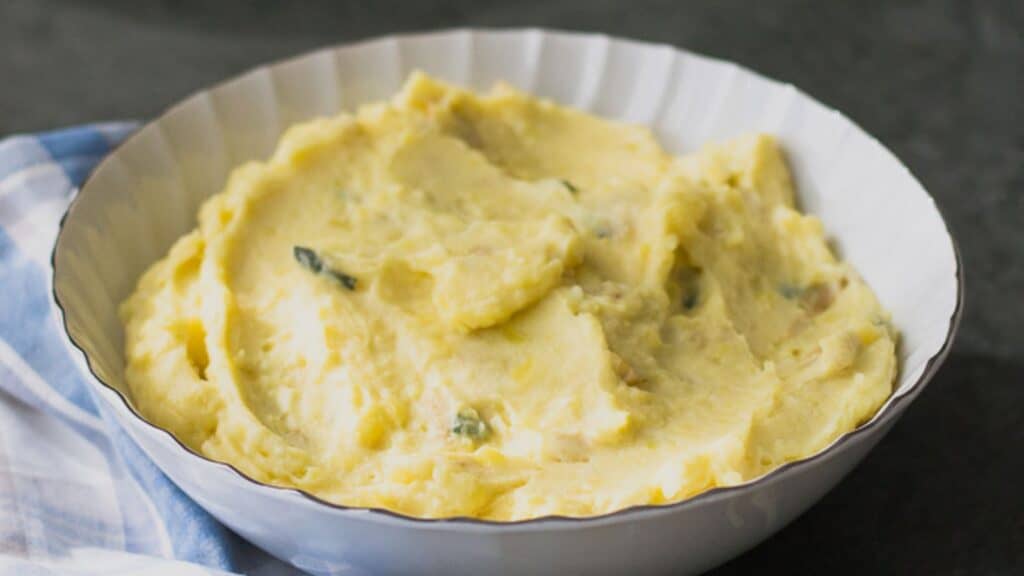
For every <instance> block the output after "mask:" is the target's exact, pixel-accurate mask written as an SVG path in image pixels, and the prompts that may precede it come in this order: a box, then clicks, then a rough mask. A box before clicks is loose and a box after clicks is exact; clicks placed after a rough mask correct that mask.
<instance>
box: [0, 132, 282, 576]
mask: <svg viewBox="0 0 1024 576" xmlns="http://www.w3.org/2000/svg"><path fill="white" fill-rule="evenodd" d="M135 127H136V125H135V124H133V123H110V124H98V125H90V126H82V127H77V128H70V129H66V130H59V131H55V132H47V133H42V134H35V135H21V136H13V137H9V138H6V139H3V140H0V295H2V298H3V305H2V306H0V576H6V575H8V574H10V575H14V574H33V575H36V574H40V575H42V574H46V575H49V574H147V575H149V574H186V575H191V574H196V575H199V574H223V573H225V571H226V572H239V573H247V574H267V575H269V574H282V573H285V574H293V573H295V571H294V570H293V569H290V568H288V567H286V565H284V564H283V563H281V562H278V561H277V560H274V559H273V558H271V557H270V556H268V555H266V554H265V553H263V552H260V551H258V550H257V549H256V548H254V547H252V546H251V545H249V544H248V543H246V542H245V541H243V540H242V539H240V538H239V537H238V536H236V535H235V534H234V533H232V532H230V531H229V530H227V529H226V528H225V527H224V526H222V525H221V524H219V523H218V522H217V521H216V520H215V519H213V518H212V517H211V516H210V515H209V514H207V513H206V512H205V511H203V510H202V509H201V508H199V506H197V505H196V504H195V503H194V502H192V500H190V499H189V498H188V497H187V496H185V494H184V493H182V492H181V491H180V490H179V489H178V488H177V487H176V486H175V485H174V484H172V483H171V482H170V481H169V480H168V479H167V477H165V476H164V475H163V474H162V473H161V472H160V471H159V470H158V469H157V468H156V466H155V465H153V463H152V462H150V461H149V459H148V458H147V457H146V456H145V455H144V454H143V453H142V452H141V451H140V450H139V448H138V447H137V446H136V445H135V444H134V442H133V441H132V440H131V439H130V438H128V436H127V435H126V434H125V433H124V431H122V430H121V429H120V428H119V427H118V425H117V424H116V422H115V421H114V420H113V418H112V417H111V416H110V415H109V414H107V413H106V410H108V408H107V407H106V405H105V404H104V401H103V400H102V399H100V398H99V397H94V396H93V394H92V392H91V387H90V385H89V384H87V383H86V381H85V379H84V377H83V376H82V375H81V374H80V373H79V372H78V370H77V368H76V367H75V364H74V362H73V360H72V359H71V357H70V352H69V351H68V350H67V348H66V347H65V345H64V343H63V341H62V339H63V338H64V336H63V334H62V333H61V330H60V328H59V327H58V323H57V322H56V321H55V319H54V314H53V308H52V306H51V298H50V274H51V270H50V252H51V250H52V248H53V241H54V238H55V237H56V234H57V227H58V223H59V222H60V218H61V215H62V214H63V213H64V209H65V208H66V206H67V203H68V201H69V200H70V199H71V197H72V196H73V195H74V193H75V190H76V187H77V186H78V185H79V184H80V183H81V181H82V180H83V179H84V178H85V177H86V176H87V175H88V174H89V172H90V171H91V170H92V168H93V166H95V164H96V163H97V162H98V161H99V160H100V159H101V158H102V157H103V156H104V155H105V154H106V153H107V152H108V151H109V150H110V149H111V147H112V146H114V145H116V144H117V143H118V142H120V141H121V140H122V139H124V138H125V137H126V136H127V135H128V134H129V133H131V132H132V130H134V129H135Z"/></svg>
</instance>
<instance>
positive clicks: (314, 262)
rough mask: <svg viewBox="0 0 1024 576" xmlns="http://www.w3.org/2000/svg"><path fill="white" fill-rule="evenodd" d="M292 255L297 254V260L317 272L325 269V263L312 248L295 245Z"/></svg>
mask: <svg viewBox="0 0 1024 576" xmlns="http://www.w3.org/2000/svg"><path fill="white" fill-rule="evenodd" d="M292 255H293V256H295V261H296V262H298V263H299V264H302V265H303V266H305V267H306V268H308V269H309V270H311V271H313V272H315V273H317V274H319V273H320V272H321V271H322V270H323V269H324V263H323V262H321V261H320V256H318V255H317V253H316V252H314V251H313V249H312V248H307V247H305V246H293V247H292Z"/></svg>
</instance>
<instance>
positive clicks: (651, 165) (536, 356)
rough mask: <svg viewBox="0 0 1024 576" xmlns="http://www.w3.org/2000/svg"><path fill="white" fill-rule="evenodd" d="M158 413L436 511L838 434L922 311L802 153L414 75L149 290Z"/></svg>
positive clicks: (514, 513)
mask: <svg viewBox="0 0 1024 576" xmlns="http://www.w3.org/2000/svg"><path fill="white" fill-rule="evenodd" d="M121 312H122V316H123V319H124V322H125V326H126V343H127V361H128V362H127V374H126V375H127V381H128V384H129V386H130V389H131V394H132V397H133V399H134V402H135V405H136V406H137V407H138V409H139V411H140V412H141V413H142V414H143V416H144V417H146V418H147V419H149V420H150V421H152V422H153V423H154V424H156V425H158V426H161V427H163V428H166V429H168V430H170V431H171V432H173V433H174V434H175V435H176V436H177V437H178V438H180V439H181V440H182V441H183V442H185V443H186V444H188V445H189V446H191V447H192V448H194V449H195V450H196V451H198V452H200V453H202V454H205V455H207V456H209V457H211V458H214V459H217V460H221V461H224V462H229V463H231V464H233V465H234V466H236V467H238V468H239V469H240V470H242V471H243V472H244V473H246V474H248V475H250V476H252V477H253V478H256V479H258V480H261V481H265V482H269V483H272V484H277V485H281V486H291V487H296V488H300V489H303V490H306V491H309V492H311V493H313V494H316V495H317V496H319V497H321V498H324V499H326V500H329V501H332V502H337V503H339V504H345V505H350V506H372V507H382V508H388V509H391V510H395V511H398V512H401V513H405V514H409V515H413V516H421V517H445V516H473V517H479V518H489V519H495V520H519V519H524V518H531V517H536V516H543V515H548V514H564V515H571V516H587V515H594V514H601V513H605V512H610V511H614V510H616V509H620V508H623V507H627V506H630V505H635V504H656V503H664V502H673V501H677V500H680V499H683V498H686V497H688V496H691V495H694V494H697V493H699V492H701V491H703V490H707V489H709V488H712V487H715V486H722V485H729V484H735V483H738V482H742V481H744V480H747V479H750V478H753V477H756V476H758V475H760V474H763V473H765V472H767V471H769V470H771V469H773V468H774V467H776V466H779V465H780V464H782V463H785V462H788V461H791V460H794V459H798V458H801V457H805V456H808V455H811V454H813V453H815V452H817V451H819V450H821V449H822V448H824V447H825V446H826V445H828V444H829V443H830V442H831V441H832V440H833V439H835V438H836V437H837V436H838V435H840V434H842V433H844V432H846V431H849V430H851V429H852V428H854V427H855V426H857V425H858V423H860V422H863V421H864V420H866V419H868V418H869V417H871V415H872V414H873V413H874V412H875V411H876V410H877V409H878V408H879V406H880V405H881V404H882V403H883V402H884V401H885V399H886V398H887V397H888V396H889V394H890V391H891V386H892V382H893V379H894V375H895V373H896V358H895V353H894V346H895V340H896V335H895V332H894V331H893V330H892V328H890V327H889V323H888V321H887V314H886V313H885V312H884V311H883V310H882V308H881V307H880V305H879V303H878V301H877V300H876V298H875V296H874V295H873V294H872V292H871V290H870V289H869V288H868V286H867V285H866V284H865V283H864V282H863V281H862V280H861V279H860V277H859V276H858V275H857V273H856V272H855V271H854V270H853V269H851V267H850V266H848V265H847V264H845V263H843V262H841V261H838V260H837V259H836V257H835V256H834V255H833V253H832V252H831V251H830V249H829V247H828V244H827V242H826V239H825V237H824V235H823V231H822V226H821V223H820V222H819V221H818V220H817V219H815V218H813V217H810V216H806V215H803V214H801V213H800V212H799V211H797V210H796V208H795V207H794V199H793V187H792V183H791V180H790V176H789V173H788V170H787V168H786V164H785V162H784V159H783V156H782V154H781V152H780V150H779V148H778V146H777V144H776V143H775V141H774V140H773V139H772V138H771V137H768V136H763V135H752V136H748V137H743V138H739V139H737V140H734V141H731V142H726V143H723V144H716V145H711V146H708V147H706V148H704V149H703V150H702V151H700V152H699V153H697V154H694V155H692V156H686V157H682V158H673V157H671V156H669V155H668V154H666V152H664V151H663V150H662V149H661V148H660V147H659V145H658V144H657V143H656V142H655V140H654V139H653V138H652V136H651V134H650V133H649V132H648V131H647V130H645V129H642V128H639V127H634V126H627V125H623V124H618V123H613V122H608V121H604V120H600V119H598V118H595V117H592V116H588V115H585V114H583V113H580V112H576V111H573V110H570V109H566V108H561V107H559V106H557V105H555V104H552V103H550V102H546V101H541V100H537V99H534V98H531V97H530V96H528V95H526V94H523V93H521V92H517V91H515V90H513V89H511V88H509V87H505V86H498V87H496V88H495V89H493V90H492V91H491V92H489V93H487V94H485V95H477V94H474V93H472V92H469V91H465V90H462V89H458V88H455V87H452V86H448V85H445V84H442V83H439V82H437V81H434V80H432V79H430V78H428V77H426V76H423V75H414V76H413V77H412V78H411V79H410V80H409V82H408V83H407V84H406V86H405V88H404V89H403V90H402V91H401V93H399V94H398V95H397V96H396V97H395V98H393V99H392V100H391V101H390V102H386V103H380V104H374V105H369V106H366V107H363V108H361V109H360V110H359V111H358V112H357V113H356V114H354V115H348V114H343V115H340V116H338V117H335V118H325V119H319V120H315V121H312V122H308V123H305V124H302V125H299V126H296V127H294V128H292V129H291V130H289V131H288V132H287V134H285V136H284V137H283V139H282V140H281V142H280V145H279V146H278V148H277V151H276V152H275V153H274V154H273V156H272V158H270V160H269V161H267V162H265V163H255V162H254V163H250V164H247V165H245V166H242V167H240V168H239V169H237V170H236V171H235V172H234V173H233V174H232V176H231V178H230V180H229V182H228V183H227V186H226V188H225V190H224V191H223V192H222V193H220V194H218V195H216V196H214V197H213V198H211V199H210V200H209V201H208V202H207V203H206V204H205V205H204V206H203V208H202V210H201V211H200V215H199V226H198V228H197V229H196V230H195V231H193V232H191V233H189V234H188V235H186V236H185V237H183V238H182V239H181V240H179V241H178V242H177V243H176V244H175V245H174V247H173V248H172V249H171V251H170V253H169V254H168V255H167V257H166V258H164V259H163V260H161V261H160V262H158V263H157V264H155V265H154V266H153V267H152V268H151V269H150V270H149V271H148V272H147V273H146V274H145V275H144V276H143V277H142V279H141V281H140V282H139V284H138V288H137V290H136V291H135V293H134V294H133V295H132V296H131V297H130V298H129V299H128V300H127V301H126V302H125V303H124V304H123V306H122V310H121Z"/></svg>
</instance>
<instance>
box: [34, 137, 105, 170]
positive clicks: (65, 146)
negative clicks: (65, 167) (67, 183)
mask: <svg viewBox="0 0 1024 576" xmlns="http://www.w3.org/2000/svg"><path fill="white" fill-rule="evenodd" d="M38 137H39V143H40V144H42V145H43V148H46V151H47V152H49V153H50V156H51V157H52V158H53V159H54V160H57V161H58V162H59V161H60V160H61V159H62V158H70V157H74V156H96V155H103V154H106V153H107V151H108V150H110V142H109V141H108V140H107V138H106V137H105V136H104V135H103V133H102V132H100V131H99V130H97V129H96V128H94V127H92V126H78V127H75V128H66V129H64V130H54V131H53V132H44V133H42V134H39V136H38ZM72 182H75V180H72ZM76 183H77V182H76Z"/></svg>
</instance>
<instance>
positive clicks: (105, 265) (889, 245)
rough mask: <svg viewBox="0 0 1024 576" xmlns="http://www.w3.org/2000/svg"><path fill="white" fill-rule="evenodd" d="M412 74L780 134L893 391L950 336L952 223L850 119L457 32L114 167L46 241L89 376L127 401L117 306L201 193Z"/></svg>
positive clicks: (648, 48) (121, 154) (715, 65)
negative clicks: (873, 300)
mask: <svg viewBox="0 0 1024 576" xmlns="http://www.w3.org/2000/svg"><path fill="white" fill-rule="evenodd" d="M415 69H422V70H424V71H426V72H429V73H431V74H433V75H436V76H438V77H440V78H443V79H446V80H449V81H452V82H456V83H459V84H462V85H466V86H470V87H474V88H478V89H486V88H488V87H489V86H490V85H491V84H492V83H493V82H495V81H497V80H505V81H507V82H509V83H511V84H513V85H515V86H518V87H520V88H522V89H524V90H528V91H531V92H533V93H535V94H537V95H540V96H542V97H547V98H552V99H554V100H556V101H558V102H560V103H563V104H567V105H571V106H575V107H577V108H581V109H584V110H588V111H591V112H594V113H596V114H599V115H601V116H605V117H609V118H615V119H620V120H626V121H629V122H636V123H642V124H646V125H648V126H650V127H651V128H652V129H653V130H654V131H655V133H656V135H657V136H658V138H659V140H660V141H661V142H662V144H663V145H664V146H665V147H667V148H668V149H669V150H670V151H672V152H674V153H683V152H687V151H690V150H693V149H695V148H696V147H698V146H699V145H700V144H701V143H703V142H705V141H707V140H714V139H722V138H728V137H731V136H735V135H739V134H742V133H745V132H749V131H767V132H771V133H773V134H776V135H777V136H778V137H779V138H780V139H781V141H782V143H783V145H784V147H785V151H786V153H787V156H788V160H789V162H790V165H791V168H792V170H793V172H794V176H795V178H796V183H797V187H798V196H799V199H800V202H801V204H802V208H803V209H804V210H805V211H808V212H811V213H813V214H815V215H817V216H818V217H820V218H821V219H822V220H823V221H824V224H825V227H826V229H827V231H828V233H829V234H830V235H831V236H832V238H833V239H834V241H835V245H836V247H837V249H838V250H839V252H840V253H841V255H842V257H843V258H845V259H847V260H849V261H850V262H851V263H852V264H853V265H854V266H855V267H856V268H857V269H858V270H859V271H860V273H861V274H862V275H863V276H864V278H865V279H866V280H867V282H868V283H869V284H870V285H871V286H872V287H873V288H874V290H875V291H876V293H877V294H878V296H879V298H880V299H881V301H882V303H883V304H884V306H885V307H886V308H888V309H889V310H890V311H891V312H892V314H893V321H894V323H895V325H896V326H897V327H898V328H899V330H900V332H901V335H902V340H901V347H900V351H899V354H900V361H901V373H900V380H899V385H898V387H897V392H896V394H894V398H895V397H898V396H900V395H903V394H906V393H907V392H909V391H910V390H911V388H912V387H913V385H914V384H915V383H916V382H917V381H918V380H919V378H920V376H921V375H922V373H923V372H924V370H925V369H926V364H927V363H928V361H929V360H930V359H931V358H932V357H934V356H935V355H936V354H938V353H939V352H940V350H941V349H942V348H943V345H944V343H945V342H946V340H947V339H948V337H949V332H950V330H951V324H952V323H953V322H954V315H955V310H956V309H957V300H958V297H959V294H958V291H959V287H958V267H957V260H956V255H955V249H954V246H953V243H952V239H951V238H950V236H949V234H948V232H947V230H946V226H945V224H944V222H943V220H942V218H941V216H940V214H939V212H938V210H937V209H936V207H935V204H934V202H933V201H932V199H931V198H930V197H929V196H928V194H927V193H926V192H925V191H924V189H923V188H922V187H921V185H920V184H919V183H918V182H917V181H916V180H915V179H914V178H913V176H912V175H911V174H910V173H909V172H908V171H907V169H906V168H905V167H904V166H903V165H902V164H901V163H900V162H899V160H897V159H896V158H895V157H894V156H893V155H892V154H891V153H889V152H888V151H887V150H886V149H885V148H884V147H883V146H882V145H880V144H879V143H878V142H877V141H876V140H874V139H873V138H871V137H870V136H868V135H867V134H866V133H864V132H863V131H862V130H861V129H860V128H858V127H857V126H855V125H854V124H853V123H852V122H850V121H849V120H848V119H846V118H845V117H844V116H842V115H841V114H839V113H837V112H835V111H834V110H831V109H829V108H826V107H824V106H822V105H821V104H819V103H817V102H815V101H814V100H812V99H811V98H809V97H808V96H806V95H804V94H803V93H801V92H799V91H798V90H796V89H794V88H793V87H792V86H789V85H786V84H781V83H778V82H774V81H771V80H768V79H766V78H764V77H762V76H759V75H757V74H755V73H753V72H750V71H748V70H745V69H743V68H740V67H738V66H736V65H734V64H730V63H726V62H722V61H718V60H714V59H710V58H706V57H703V56H699V55H695V54H691V53H687V52H684V51H680V50H677V49H675V48H672V47H668V46H660V45H653V44H645V43H640V42H632V41H626V40H617V39H610V38H607V37H604V36H596V35H583V34H573V33H551V32H541V31H538V30H517V31H466V30H459V31H451V32H441V33H432V34H423V35H414V36H403V37H397V38H396V37H391V38H386V39H382V40H374V41H369V42H365V43H361V44H355V45H350V46H344V47H340V48H334V49H325V50H321V51H319V52H315V53H312V54H309V55H305V56H301V57H299V58H295V59H292V60H289V61H286V62H282V63H279V64H276V65H272V66H269V67H263V68H258V69H256V70H253V71H251V72H249V73H247V74H245V75H243V76H241V77H239V78H236V79H234V80H231V81H229V82H226V83H224V84H221V85H218V86H216V87H214V88H213V89H211V90H208V91H205V92H201V93H198V94H196V95H194V96H192V97H190V98H189V99H187V100H185V101H183V102H181V103H180V104H178V105H176V106H175V107H173V108H172V109H170V110H169V111H168V112H167V113H166V114H165V115H163V116H161V117H160V118H158V119H157V120H155V121H153V122H151V123H150V124H148V125H146V126H145V127H144V128H143V129H141V130H140V131H139V132H138V133H136V134H135V135H134V136H132V137H131V138H130V139H129V140H128V141H126V142H125V143H124V144H123V145H122V146H121V147H120V148H118V149H117V150H116V151H115V152H114V153H113V154H111V155H110V156H109V157H108V158H107V159H106V160H104V161H103V162H102V164H101V165H100V166H99V167H98V168H97V170H96V171H95V173H94V174H93V175H92V176H91V177H90V179H89V180H88V182H87V183H86V184H85V185H84V187H83V188H82V190H81V191H80V193H79V195H78V197H77V199H76V200H75V202H74V203H73V205H72V206H71V208H70V209H69V212H68V214H67V217H66V220H65V222H64V226H63V229H62V232H61V235H60V237H59V238H58V242H57V246H56V247H55V251H54V266H55V274H54V290H55V295H56V297H57V299H58V301H59V302H60V304H61V306H62V308H63V310H64V314H65V320H66V324H67V328H68V333H69V335H70V336H71V338H72V340H73V341H74V342H75V343H76V344H77V345H78V346H79V347H80V348H81V349H82V350H83V351H84V353H85V354H86V357H87V358H88V361H89V364H90V366H91V367H92V369H93V371H94V372H95V373H96V375H97V376H98V377H99V378H100V379H101V380H103V381H104V382H105V383H107V384H109V385H111V386H113V387H114V388H115V389H117V390H119V391H120V392H122V394H125V396H128V394H127V390H126V387H125V385H124V379H123V370H124V361H123V352H122V350H123V343H124V342H123V340H124V334H123V330H122V326H121V323H120V320H119V318H118V315H117V307H118V305H119V303H120V302H121V301H122V300H123V299H124V298H125V297H127V296H128V295H129V293H130V292H131V291H132V289H133V287H134V285H135V282H136V281H137V279H138V277H139V276H140V274H141V273H142V272H143V271H144V270H145V269H146V268H147V267H148V266H149V265H150V264H152V263H153V262H154V261H156V260H157V259H159V258H160V257H162V256H163V255H164V254H165V253H166V251H167V250H168V249H169V247H170V245H171V244H172V243H173V242H174V241H175V240H176V239H177V238H178V237H179V236H181V235H182V234H184V233H185V232H187V231H188V230H190V229H191V228H193V227H194V226H195V221H196V211H197V210H198V208H199V205H200V203H201V202H202V201H203V200H204V199H205V198H207V197H209V196H210V195H212V194H214V193H216V192H218V191H219V190H220V189H221V187H222V186H223V184H224V182H225V180H226V177H227V175H228V173H229V172H230V170H231V169H232V168H233V167H234V166H236V165H238V164H240V163H242V162H244V161H247V160H252V159H263V158H266V157H267V156H268V155H269V154H270V152H271V151H272V149H273V147H274V144H275V143H276V141H277V139H278V137H279V136H280V134H281V132H282V131H283V130H284V129H285V128H286V127H287V126H289V125H290V124H292V123H294V122H297V121H301V120H305V119H309V118H313V117H316V116H323V115H333V114H336V113H338V112H339V111H343V110H351V109H353V108H355V107H356V106H358V105H359V104H361V103H364V102H368V101H372V100H378V99H382V98H387V97H389V96H391V95H392V94H393V93H395V91H396V90H397V89H398V88H399V87H400V85H401V83H402V82H403V80H404V79H405V77H406V76H407V75H408V74H409V72H411V71H412V70H415ZM891 401H892V399H890V402H891ZM883 411H884V409H883Z"/></svg>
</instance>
